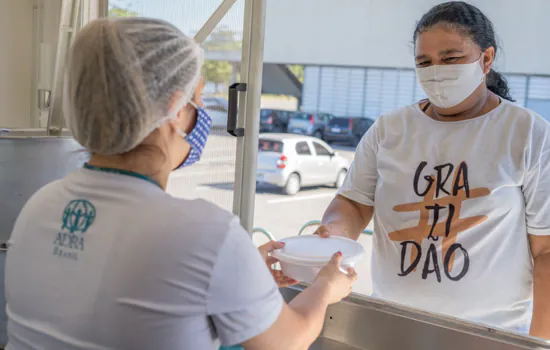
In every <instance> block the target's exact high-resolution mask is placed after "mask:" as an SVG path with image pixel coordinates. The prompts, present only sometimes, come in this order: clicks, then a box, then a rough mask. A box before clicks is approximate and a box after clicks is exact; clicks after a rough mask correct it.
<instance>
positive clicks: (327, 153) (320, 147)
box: [313, 142, 331, 156]
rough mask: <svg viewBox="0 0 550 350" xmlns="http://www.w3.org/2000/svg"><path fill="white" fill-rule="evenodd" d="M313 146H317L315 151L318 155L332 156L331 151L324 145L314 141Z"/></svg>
mask: <svg viewBox="0 0 550 350" xmlns="http://www.w3.org/2000/svg"><path fill="white" fill-rule="evenodd" d="M313 147H315V152H316V153H317V155H318V156H330V155H331V152H330V151H329V150H328V149H327V148H326V147H325V146H323V145H321V144H320V143H317V142H313Z"/></svg>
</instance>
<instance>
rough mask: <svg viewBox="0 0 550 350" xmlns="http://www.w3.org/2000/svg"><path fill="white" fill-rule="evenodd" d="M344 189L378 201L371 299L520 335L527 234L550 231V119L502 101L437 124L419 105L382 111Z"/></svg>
mask: <svg viewBox="0 0 550 350" xmlns="http://www.w3.org/2000/svg"><path fill="white" fill-rule="evenodd" d="M340 194H341V195H342V196H344V197H347V198H349V199H351V200H353V201H356V202H358V203H362V204H365V205H369V206H374V232H375V235H374V243H373V256H372V276H373V289H374V295H375V296H378V297H381V298H384V299H387V300H390V301H394V302H398V303H401V304H406V305H410V306H413V307H417V308H420V309H423V310H427V311H431V312H434V313H443V314H447V315H450V316H456V317H459V318H464V319H467V320H471V321H474V322H479V323H484V324H487V325H491V326H496V327H499V328H504V329H508V330H512V331H522V332H527V331H528V329H529V325H530V321H531V317H532V314H531V308H530V305H531V302H532V296H533V294H532V283H533V261H532V256H531V252H530V248H529V239H528V234H532V235H550V200H549V196H550V127H549V124H548V122H546V121H545V120H544V119H542V118H541V117H540V116H539V115H537V114H535V113H533V112H531V111H529V110H527V109H524V108H522V107H519V106H517V105H514V104H512V103H510V102H507V101H503V102H502V103H501V104H500V106H498V107H497V108H496V109H494V110H493V111H491V112H489V113H488V114H486V115H484V116H480V117H478V118H475V119H471V120H465V121H458V122H438V121H435V120H433V119H431V118H429V117H428V116H427V115H425V114H424V113H423V112H422V111H421V110H420V108H419V106H418V104H415V105H412V106H408V107H405V108H402V109H400V110H398V111H395V112H393V113H390V114H388V115H384V116H382V117H380V118H379V119H378V120H377V122H376V123H375V124H374V126H373V127H372V128H371V129H370V130H369V131H368V132H367V134H366V135H365V137H364V138H363V140H362V141H361V144H360V145H359V147H358V149H357V153H356V155H355V160H354V163H353V165H352V166H351V169H350V171H349V173H348V177H347V180H346V182H345V184H344V186H343V187H342V188H341V190H340Z"/></svg>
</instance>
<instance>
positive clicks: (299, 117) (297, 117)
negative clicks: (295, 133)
mask: <svg viewBox="0 0 550 350" xmlns="http://www.w3.org/2000/svg"><path fill="white" fill-rule="evenodd" d="M308 118H309V114H306V113H296V114H294V115H293V116H292V119H295V120H307V119H308Z"/></svg>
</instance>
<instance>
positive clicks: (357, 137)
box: [325, 117, 374, 146]
mask: <svg viewBox="0 0 550 350" xmlns="http://www.w3.org/2000/svg"><path fill="white" fill-rule="evenodd" d="M372 124H374V120H372V119H370V118H365V117H357V118H353V117H337V118H333V119H332V120H331V121H330V122H329V123H328V126H327V128H326V130H325V141H327V142H329V143H331V142H346V143H350V144H352V145H354V146H357V145H358V144H359V141H361V138H362V137H363V135H364V134H365V133H366V132H367V130H369V128H370V127H371V126H372Z"/></svg>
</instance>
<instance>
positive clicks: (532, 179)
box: [523, 120, 550, 236]
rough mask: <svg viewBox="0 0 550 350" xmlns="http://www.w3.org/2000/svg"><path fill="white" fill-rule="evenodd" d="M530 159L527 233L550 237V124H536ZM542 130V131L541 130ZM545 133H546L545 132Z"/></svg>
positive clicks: (525, 184)
mask: <svg viewBox="0 0 550 350" xmlns="http://www.w3.org/2000/svg"><path fill="white" fill-rule="evenodd" d="M535 128H537V129H538V130H535V132H536V133H537V134H538V136H535V137H533V140H532V142H531V150H530V152H529V153H530V154H531V156H530V159H529V161H528V163H529V164H532V166H529V168H528V170H527V173H526V174H525V177H524V181H523V195H524V197H525V217H526V221H527V232H528V233H530V234H532V235H538V236H547V235H550V132H549V131H550V124H548V122H546V121H540V120H539V121H537V122H536V123H535ZM541 129H542V130H541ZM543 131H544V132H543Z"/></svg>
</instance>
